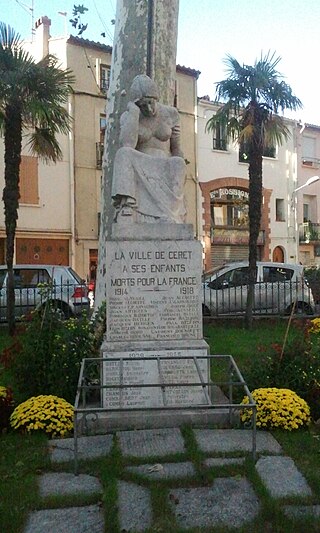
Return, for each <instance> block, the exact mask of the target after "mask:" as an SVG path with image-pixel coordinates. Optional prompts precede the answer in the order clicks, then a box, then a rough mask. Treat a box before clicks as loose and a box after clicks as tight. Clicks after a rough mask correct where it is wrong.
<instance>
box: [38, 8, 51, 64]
mask: <svg viewBox="0 0 320 533" xmlns="http://www.w3.org/2000/svg"><path fill="white" fill-rule="evenodd" d="M50 26H51V20H50V19H49V18H48V17H46V16H44V17H41V18H39V19H38V20H37V21H36V23H35V44H36V50H37V54H36V55H37V59H38V60H41V59H42V58H43V57H45V56H46V55H48V53H49V39H50Z"/></svg>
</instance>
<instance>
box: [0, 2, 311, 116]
mask: <svg viewBox="0 0 320 533" xmlns="http://www.w3.org/2000/svg"><path fill="white" fill-rule="evenodd" d="M132 1H134V0H132ZM81 4H83V5H85V6H86V7H87V8H88V9H89V11H88V12H87V13H86V14H85V15H84V16H83V19H82V20H83V22H88V28H87V30H86V32H85V33H84V34H83V37H84V38H86V39H91V40H94V41H99V42H102V43H104V44H108V45H112V42H113V31H114V25H113V24H112V20H113V19H115V12H116V0H76V1H74V0H73V1H72V0H0V20H1V21H2V22H5V23H6V24H10V26H12V27H13V28H14V29H15V30H16V31H18V32H19V33H20V34H21V36H22V37H23V38H31V28H32V20H33V21H34V22H35V21H36V20H37V19H38V18H39V17H41V16H43V15H47V16H48V17H49V18H50V19H51V21H52V22H51V34H52V36H58V35H63V34H65V33H67V34H70V33H71V34H73V35H76V32H75V30H74V29H73V28H72V26H71V24H70V23H69V19H70V18H72V10H73V6H74V5H81ZM59 11H60V12H61V13H67V14H66V15H63V14H59ZM319 21H320V1H319V0H268V1H266V0H222V1H221V0H201V2H200V1H199V0H180V5H179V22H178V44H177V63H178V64H179V65H184V66H186V67H190V68H193V69H195V70H199V71H201V74H200V77H199V80H198V96H204V95H209V96H210V98H211V99H214V96H215V83H216V82H218V81H220V80H222V79H224V78H225V76H226V74H225V65H224V61H223V60H224V58H225V57H226V55H227V54H231V55H232V56H233V57H235V58H236V59H237V60H238V61H239V63H241V64H242V63H245V64H249V65H252V64H253V63H254V61H255V60H256V59H259V58H260V56H261V54H263V55H265V54H266V53H267V52H268V51H271V52H275V54H276V56H280V57H281V61H280V63H279V64H278V67H277V69H278V71H279V72H280V74H282V75H283V76H284V79H285V81H286V83H288V84H289V85H290V86H291V88H292V90H293V93H294V94H295V95H296V96H298V98H300V100H301V101H302V103H303V109H302V110H298V111H297V112H294V113H289V112H286V113H285V115H286V116H288V117H290V118H296V119H297V120H301V121H302V122H306V123H309V124H317V125H320V103H319V100H320V99H319V96H320V74H319V52H320V29H319ZM102 33H104V34H105V37H104V36H103V35H102Z"/></svg>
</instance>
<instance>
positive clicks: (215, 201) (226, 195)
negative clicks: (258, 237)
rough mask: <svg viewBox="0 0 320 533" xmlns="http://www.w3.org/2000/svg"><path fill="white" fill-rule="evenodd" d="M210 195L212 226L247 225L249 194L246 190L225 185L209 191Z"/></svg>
mask: <svg viewBox="0 0 320 533" xmlns="http://www.w3.org/2000/svg"><path fill="white" fill-rule="evenodd" d="M210 197H211V224H212V227H215V226H233V227H238V228H239V227H245V228H247V227H248V225H249V195H248V192H247V191H244V190H242V189H236V188H232V187H231V188H227V187H226V188H220V189H216V190H214V191H211V193H210Z"/></svg>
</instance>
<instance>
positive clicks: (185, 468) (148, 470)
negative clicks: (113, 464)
mask: <svg viewBox="0 0 320 533" xmlns="http://www.w3.org/2000/svg"><path fill="white" fill-rule="evenodd" d="M126 470H127V471H128V472H133V473H134V474H140V475H142V476H144V477H146V478H148V479H176V478H182V477H191V476H194V475H195V474H196V470H195V468H194V465H193V464H192V463H191V462H190V461H186V462H184V463H163V464H154V465H152V464H146V465H140V466H127V468H126Z"/></svg>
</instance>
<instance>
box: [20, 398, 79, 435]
mask: <svg viewBox="0 0 320 533" xmlns="http://www.w3.org/2000/svg"><path fill="white" fill-rule="evenodd" d="M10 424H11V427H12V428H13V429H15V430H17V431H21V432H22V433H25V432H26V433H31V432H34V431H43V432H45V433H47V434H48V435H49V436H50V437H64V436H66V435H67V434H68V433H70V432H71V431H72V429H73V407H72V405H70V403H68V402H66V400H64V399H63V398H58V397H57V396H53V395H48V396H45V395H41V396H37V397H32V398H29V400H27V401H25V402H23V403H21V404H19V405H18V407H16V408H15V410H14V411H13V413H12V415H11V417H10Z"/></svg>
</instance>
